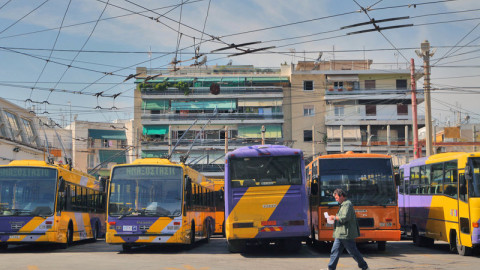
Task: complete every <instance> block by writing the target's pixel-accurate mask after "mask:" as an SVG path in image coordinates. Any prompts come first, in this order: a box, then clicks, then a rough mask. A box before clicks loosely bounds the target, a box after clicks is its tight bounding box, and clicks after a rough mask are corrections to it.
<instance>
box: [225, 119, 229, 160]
mask: <svg viewBox="0 0 480 270" xmlns="http://www.w3.org/2000/svg"><path fill="white" fill-rule="evenodd" d="M226 153H228V126H225V154H226Z"/></svg>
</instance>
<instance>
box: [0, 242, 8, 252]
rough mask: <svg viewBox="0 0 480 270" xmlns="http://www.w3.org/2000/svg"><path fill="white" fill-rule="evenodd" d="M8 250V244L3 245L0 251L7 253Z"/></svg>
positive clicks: (0, 245) (0, 246)
mask: <svg viewBox="0 0 480 270" xmlns="http://www.w3.org/2000/svg"><path fill="white" fill-rule="evenodd" d="M7 248H8V244H7V243H1V244H0V251H5V250H7Z"/></svg>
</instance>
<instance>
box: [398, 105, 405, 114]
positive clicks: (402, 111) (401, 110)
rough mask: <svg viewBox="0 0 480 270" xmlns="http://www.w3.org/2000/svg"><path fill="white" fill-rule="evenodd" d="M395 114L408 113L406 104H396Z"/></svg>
mask: <svg viewBox="0 0 480 270" xmlns="http://www.w3.org/2000/svg"><path fill="white" fill-rule="evenodd" d="M397 115H408V105H407V104H397Z"/></svg>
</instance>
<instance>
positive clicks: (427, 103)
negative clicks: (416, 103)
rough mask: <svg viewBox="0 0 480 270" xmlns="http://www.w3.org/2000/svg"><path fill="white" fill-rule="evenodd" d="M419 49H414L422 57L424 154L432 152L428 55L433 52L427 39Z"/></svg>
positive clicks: (428, 154)
mask: <svg viewBox="0 0 480 270" xmlns="http://www.w3.org/2000/svg"><path fill="white" fill-rule="evenodd" d="M420 49H421V51H418V50H415V52H416V53H417V55H418V56H419V57H420V58H423V74H424V78H423V91H424V94H425V129H426V135H425V137H426V138H425V143H426V155H427V156H430V155H432V154H433V151H432V150H433V144H432V107H431V99H430V56H433V54H434V53H435V52H430V43H429V42H428V40H425V41H423V42H422V43H421V44H420Z"/></svg>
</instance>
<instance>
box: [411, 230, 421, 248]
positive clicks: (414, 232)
mask: <svg viewBox="0 0 480 270" xmlns="http://www.w3.org/2000/svg"><path fill="white" fill-rule="evenodd" d="M412 240H413V244H414V245H415V246H417V247H420V246H421V239H420V235H419V234H418V230H417V227H413V228H412Z"/></svg>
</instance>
